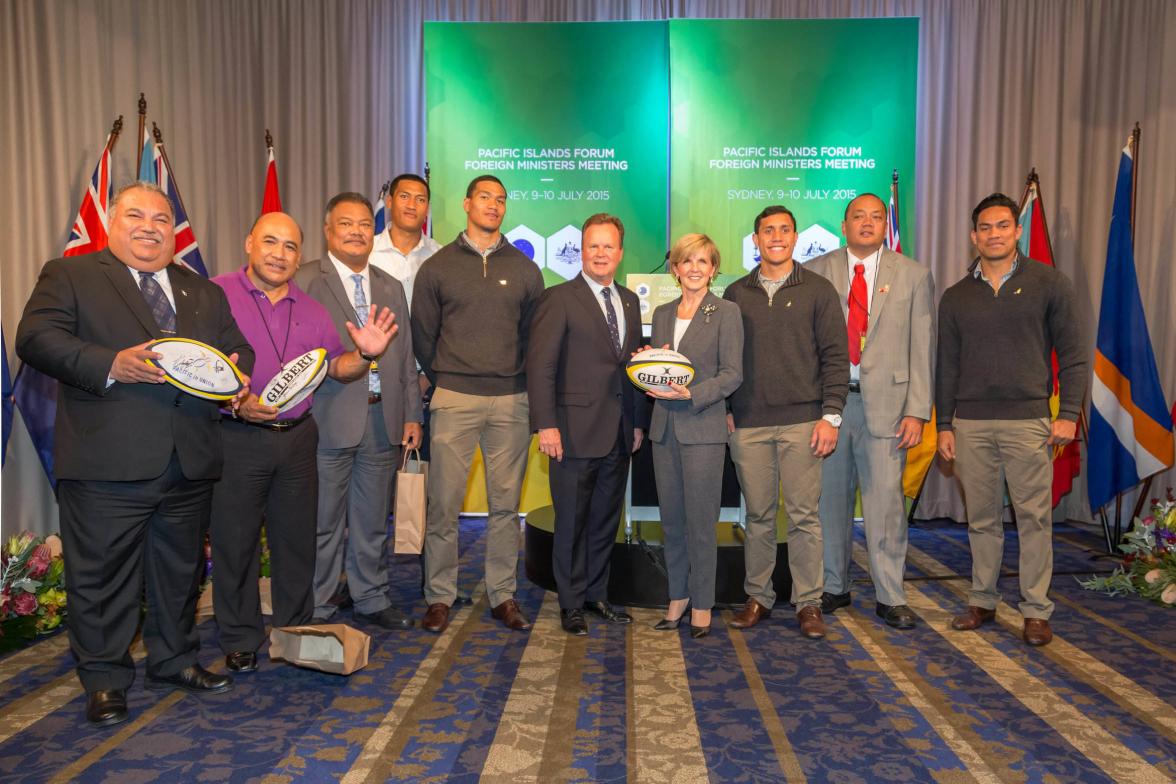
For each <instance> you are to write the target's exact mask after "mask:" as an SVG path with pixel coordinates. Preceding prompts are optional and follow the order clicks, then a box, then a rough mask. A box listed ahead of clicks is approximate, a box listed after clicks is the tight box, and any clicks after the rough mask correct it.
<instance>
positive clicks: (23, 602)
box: [12, 593, 37, 615]
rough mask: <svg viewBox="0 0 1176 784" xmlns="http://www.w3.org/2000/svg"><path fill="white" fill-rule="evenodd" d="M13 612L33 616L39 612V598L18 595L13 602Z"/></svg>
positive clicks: (24, 594)
mask: <svg viewBox="0 0 1176 784" xmlns="http://www.w3.org/2000/svg"><path fill="white" fill-rule="evenodd" d="M12 611H13V612H14V613H16V614H17V615H32V614H33V613H35V612H36V611H37V597H36V596H33V595H32V594H31V593H21V594H17V595H16V598H14V599H13V600H12Z"/></svg>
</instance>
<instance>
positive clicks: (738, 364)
mask: <svg viewBox="0 0 1176 784" xmlns="http://www.w3.org/2000/svg"><path fill="white" fill-rule="evenodd" d="M718 271H719V249H718V248H716V247H715V244H714V242H712V241H711V239H710V237H707V236H706V235H705V234H687V235H685V236H684V237H682V238H681V239H679V240H678V242H677V243H676V244H675V245H674V248H673V250H671V251H670V273H671V274H673V276H674V277H675V279H677V281H678V285H679V286H681V288H682V296H681V297H679V298H678V299H676V300H674V301H673V302H668V303H666V304H665V305H662V306H661V307H659V308H658V309H657V310H655V311H654V312H653V335H652V337H651V339H650V342H651V343H652V345H654V346H662V347H665V348H672V349H674V350H675V351H678V352H679V353H681V354H684V355H686V357H687V358H688V359H689V360H690V362H691V363H692V364H693V365H694V380H693V382H692V383H691V384H690V386H689V387H683V386H678V385H676V384H675V385H672V386H673V391H672V392H650V393H649V394H650V395H651V396H652V397H654V398H656V399H657V402H656V404H655V406H654V409H653V419H652V421H651V423H650V428H649V437H650V440H652V441H653V469H654V475H655V476H656V478H657V495H658V499H659V500H660V503H661V520H662V530H663V531H664V532H665V543H666V544H665V554H666V570H667V571H668V572H669V583H670V586H669V587H670V604H669V607H667V608H666V617H665V619H664V620H662V621H660V622H658V624H657V625H656V626H655V627H654V628H655V629H658V630H662V631H667V630H670V629H676V628H678V623H679V622H680V621H681V619H682V616H683V615H684V614H685V612H686V608H687V607H688V606H689V607H690V608H691V609H690V635H691V636H692V637H705V636H706V635H707V634H708V633H709V632H710V623H711V608H712V607H714V603H715V551H716V547H717V543H716V541H715V524H716V523H717V522H718V520H719V507H720V502H721V494H722V487H723V459H724V455H725V451H726V443H727V407H726V404H725V402H724V401H725V399H726V397H727V396H728V395H730V394H731V393H732V392H734V391H735V390H736V389H737V388H738V387H739V384H740V383H742V381H743V319H742V318H741V317H740V315H739V308H738V306H736V305H735V304H734V303H733V302H725V301H723V300H721V299H719V298H718V297H716V296H715V295H714V294H712V293H711V292H710V290H709V287H710V283H711V280H712V279H713V278H714V276H715V275H716V274H718Z"/></svg>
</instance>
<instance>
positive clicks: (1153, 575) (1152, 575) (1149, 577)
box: [1143, 569, 1162, 585]
mask: <svg viewBox="0 0 1176 784" xmlns="http://www.w3.org/2000/svg"><path fill="white" fill-rule="evenodd" d="M1161 574H1162V572H1160V570H1159V569H1152V570H1151V571H1150V572H1148V573H1147V574H1145V575H1144V576H1143V579H1144V580H1146V581H1147V584H1148V585H1155V584H1156V583H1158V582H1159V581H1160V575H1161Z"/></svg>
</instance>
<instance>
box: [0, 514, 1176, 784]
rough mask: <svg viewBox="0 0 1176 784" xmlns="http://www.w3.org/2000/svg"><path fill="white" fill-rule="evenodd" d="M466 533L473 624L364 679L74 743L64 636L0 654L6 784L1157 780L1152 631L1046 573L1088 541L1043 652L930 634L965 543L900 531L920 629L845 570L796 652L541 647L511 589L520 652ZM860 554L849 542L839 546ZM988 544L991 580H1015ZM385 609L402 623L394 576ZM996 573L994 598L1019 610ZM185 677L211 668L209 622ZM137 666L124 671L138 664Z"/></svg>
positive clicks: (153, 707)
mask: <svg viewBox="0 0 1176 784" xmlns="http://www.w3.org/2000/svg"><path fill="white" fill-rule="evenodd" d="M481 534H482V528H481V521H480V520H477V519H466V520H463V523H462V555H463V565H462V583H463V586H462V587H463V589H464V590H466V591H469V592H470V593H471V594H473V596H474V605H473V606H472V607H467V608H463V609H461V610H460V611H459V612H458V613H457V614H456V616H455V618H454V621H453V623H452V625H451V626H450V628H449V629H448V630H447V631H446V633H445V634H443V635H440V636H436V635H432V634H428V633H426V632H423V631H421V630H419V629H414V630H412V631H408V632H388V631H383V630H380V629H376V628H366V629H365V630H366V631H368V632H369V633H371V634H372V649H371V659H370V664H369V665H368V667H367V668H366V669H364V670H362V671H360V672H359V673H356V674H354V675H352V676H350V677H347V678H344V677H339V676H333V675H326V674H322V673H316V672H313V671H309V670H303V669H297V668H294V667H291V666H288V665H284V664H277V663H272V662H270V661H269V660H268V658H266V657H264V656H263V658H262V667H261V670H260V671H259V672H257V673H255V674H252V675H245V676H240V677H238V678H237V681H236V688H235V689H234V690H233V691H231V692H229V693H227V694H223V695H218V696H214V697H208V698H198V697H194V696H191V695H186V694H182V693H172V694H163V695H160V694H159V693H156V692H147V691H144V690H143V688H142V670H141V669H140V672H139V680H138V681H137V683H136V686H135V687H134V688H133V689H132V690H131V692H130V693H129V697H130V707H131V711H132V719H131V721H129V722H127V723H125V724H122V725H119V726H117V727H114V728H111V729H107V730H95V729H91V728H90V727H89V726H88V725H87V724H86V722H85V720H84V718H83V716H82V713H83V707H84V695H83V693H82V691H81V688H80V686H79V684H78V682H77V679H76V678H75V676H74V674H73V670H72V659H71V656H70V653H69V650H68V644H67V641H66V639H65V636H64V635H56V636H53V637H50V638H47V639H44V640H41V641H39V642H38V643H37V644H35V645H33V646H31V647H29V648H26V649H24V650H23V651H20V652H17V653H15V654H11V655H9V656H7V657H5V658H4V659H2V660H0V779H2V780H3V781H5V782H9V781H11V782H41V781H85V782H107V781H110V782H115V781H117V782H156V781H161V782H205V781H207V782H221V781H233V782H327V781H336V780H342V781H345V782H361V781H363V782H367V781H421V782H430V781H459V782H461V781H477V780H484V781H508V782H512V783H516V782H550V781H628V780H633V781H664V782H687V781H711V782H775V781H798V782H803V781H808V782H826V781H829V782H846V783H851V782H890V781H895V782H964V781H986V782H987V781H991V782H1072V781H1080V782H1087V781H1090V782H1103V781H1123V782H1153V781H1154V782H1171V781H1176V697H1174V696H1173V695H1174V691H1176V690H1174V687H1173V683H1174V680H1173V677H1172V672H1173V667H1174V665H1176V613H1174V612H1173V611H1171V610H1165V609H1163V608H1161V607H1158V606H1156V605H1153V604H1149V603H1147V602H1144V601H1142V600H1138V599H1134V598H1130V599H1110V598H1107V597H1104V596H1101V595H1098V594H1093V593H1090V592H1087V591H1084V590H1082V589H1081V588H1080V587H1079V586H1078V585H1077V583H1076V581H1075V577H1074V576H1072V575H1070V574H1065V573H1068V572H1069V573H1079V572H1090V571H1093V570H1099V571H1107V570H1109V568H1110V564H1109V562H1107V561H1105V560H1102V561H1092V560H1091V558H1090V556H1091V553H1092V552H1095V551H1097V549H1098V547H1099V539H1098V537H1097V536H1096V535H1095V534H1093V533H1091V532H1088V531H1085V530H1080V529H1075V528H1072V527H1067V526H1058V527H1057V528H1056V536H1055V541H1056V554H1055V571H1056V572H1057V574H1056V575H1055V578H1054V583H1053V591H1052V596H1053V597H1054V600H1055V601H1056V602H1057V605H1058V606H1057V610H1056V612H1055V614H1054V617H1053V619H1052V623H1053V627H1054V631H1055V635H1056V636H1055V640H1054V642H1053V643H1052V644H1051V645H1049V646H1048V647H1046V648H1042V649H1031V648H1028V647H1027V646H1025V645H1024V644H1023V643H1022V642H1021V640H1020V616H1019V615H1018V613H1017V612H1016V609H1015V607H1010V606H1007V605H1005V606H1002V608H1001V612H1000V614H999V616H998V622H997V623H996V624H993V625H989V626H987V627H984V628H983V629H981V630H980V631H977V632H953V631H951V630H950V629H949V628H948V622H949V620H950V617H951V615H952V614H954V613H955V612H958V611H959V610H960V608H961V607H962V606H963V604H964V603H965V599H966V590H967V586H968V581H967V579H964V578H961V577H960V576H959V575H967V574H968V571H969V568H970V557H969V553H968V545H967V538H966V533H965V530H964V528H963V527H962V526H958V525H955V524H950V523H943V524H922V525H921V526H920V527H919V528H915V529H912V531H911V554H910V559H909V563H908V569H907V578H908V595H909V600H910V603H911V606H912V608H913V609H914V610H915V611H916V613H918V615H919V616H920V624H919V626H918V627H917V628H916V629H914V630H912V631H907V632H899V631H896V630H893V629H890V628H889V627H887V626H885V625H884V624H882V623H881V621H880V620H879V619H877V618H876V617H875V616H874V613H873V597H872V591H871V589H870V586H869V579H868V577H867V576H866V574H865V572H863V571H861V569H862V566H861V564H862V563H864V551H861V550H860V541H859V551H858V552H857V553H856V560H857V566H856V567H855V568H856V569H857V570H858V571H857V573H856V578H857V580H856V583H855V586H854V607H853V608H851V609H849V610H839V611H838V613H837V614H836V616H834V617H831V618H828V621H829V636H828V637H827V638H826V639H825V640H823V641H818V642H813V641H808V640H804V639H802V638H801V637H800V636H799V634H798V633H797V632H796V625H795V621H794V619H793V618H792V617H791V614H790V613H789V612H787V609H786V608H783V607H782V608H780V609H779V610H778V611H777V612H776V614H775V615H773V617H772V618H771V619H769V620H768V621H767V622H766V623H764V624H761V625H760V626H758V627H756V628H754V629H751V630H748V631H746V632H734V631H729V630H728V629H727V628H726V627H725V626H723V625H722V623H721V621H720V619H716V622H715V625H714V630H713V632H712V634H711V636H709V637H707V638H705V639H702V640H692V639H690V638H689V636H688V634H687V633H686V631H685V628H686V627H685V626H683V627H682V631H680V632H679V633H677V634H672V633H671V634H665V633H657V632H653V631H652V630H650V628H649V625H650V624H651V623H652V622H654V621H656V620H657V618H658V617H659V616H660V613H659V612H658V611H653V610H635V611H634V615H635V616H636V618H637V622H636V623H635V624H634V625H633V626H631V627H610V626H606V625H604V624H591V631H590V635H589V636H588V637H587V638H569V637H568V636H567V635H565V634H564V633H563V632H562V631H560V629H559V621H558V606H557V604H556V603H555V601H554V596H552V595H548V594H547V593H546V592H544V591H543V590H541V589H539V588H537V587H535V586H533V585H531V584H530V583H529V582H527V581H526V579H525V578H523V577H520V591H519V595H518V598H519V601H520V603H521V604H522V606H523V608H524V610H525V612H526V613H527V614H528V615H529V616H530V617H532V618H534V619H536V621H537V622H536V627H535V629H534V630H533V631H532V632H531V633H530V634H525V633H517V632H514V633H512V632H508V631H507V630H505V629H504V628H503V627H502V626H500V625H499V624H498V623H497V622H495V621H493V620H492V619H491V618H490V617H489V613H488V611H487V608H486V601H485V598H484V593H483V592H482V591H481V589H480V586H479V585H478V578H479V576H480V566H481V560H482V552H481ZM858 534H859V540H860V531H859V532H858ZM1016 559H1017V553H1016V539H1015V537H1014V536H1012V535H1011V534H1010V536H1009V537H1008V544H1007V547H1006V553H1005V563H1006V564H1007V565H1009V566H1015V564H1016V562H1017V561H1016ZM393 574H394V583H393V586H392V590H393V593H394V595H395V598H396V600H397V602H398V603H399V605H400V606H401V607H404V608H406V609H407V608H411V609H412V611H413V614H414V615H415V617H417V618H419V617H420V616H421V614H422V613H423V610H424V608H423V603H422V600H421V599H420V594H419V580H420V572H419V567H418V565H417V561H416V559H415V558H406V557H396V558H395V561H394V569H393ZM1016 585H1017V584H1016V577H1015V575H1013V574H1012V573H1011V572H1010V573H1008V575H1007V576H1006V577H1005V579H1004V580H1003V581H1002V586H1001V587H1002V590H1003V591H1004V593H1005V597H1006V599H1008V600H1010V601H1013V602H1015V601H1016V598H1017V588H1016ZM200 629H201V634H202V639H203V648H202V651H201V660H202V662H203V663H204V664H205V665H206V666H209V667H210V668H212V669H217V670H219V669H221V667H222V660H221V657H220V656H219V651H218V649H217V647H216V644H215V635H216V628H215V624H214V623H212V622H211V621H208V622H205V623H203V624H202V625H201V627H200ZM138 656H139V657H140V667H141V665H142V662H141V656H142V651H141V650H140V651H139V652H138Z"/></svg>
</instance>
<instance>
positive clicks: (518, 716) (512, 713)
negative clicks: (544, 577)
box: [480, 591, 583, 784]
mask: <svg viewBox="0 0 1176 784" xmlns="http://www.w3.org/2000/svg"><path fill="white" fill-rule="evenodd" d="M567 638H568V635H567V633H566V632H564V631H563V629H562V628H560V625H559V599H558V597H557V596H556V594H555V593H553V592H550V591H549V592H548V593H547V594H546V595H545V596H544V599H543V605H542V607H540V608H539V616H538V617H537V618H536V619H535V626H534V628H532V629H531V631H530V639H529V640H528V641H527V647H526V649H525V650H524V651H523V656H522V658H521V659H520V660H519V667H518V670H517V671H516V673H515V677H514V682H513V683H512V684H511V687H510V694H509V695H508V696H507V698H506V705H504V706H503V708H502V716H501V717H500V718H499V720H498V729H497V730H496V731H495V733H494V741H493V742H492V743H491V744H490V749H489V751H488V752H487V754H486V762H485V764H484V765H483V766H482V775H481V778H480V780H481V781H485V782H509V781H514V782H519V783H520V784H521V783H522V782H531V781H545V780H544V779H541V778H539V772H540V770H541V768H542V767H543V755H544V749H545V746H546V744H547V738H548V724H549V723H550V720H551V716H552V710H553V707H554V704H555V697H556V687H557V685H558V684H559V681H560V670H561V664H562V663H563V660H564V648H565V642H566V640H567ZM580 652H581V656H583V646H581V651H580ZM578 694H579V692H578V691H577V695H578ZM572 726H573V728H574V727H575V718H574V717H573V719H572ZM571 740H572V739H571V737H570V736H568V737H562V738H557V743H559V744H564V745H570V744H571ZM568 759H569V760H570V759H571V753H570V749H569V750H568Z"/></svg>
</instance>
